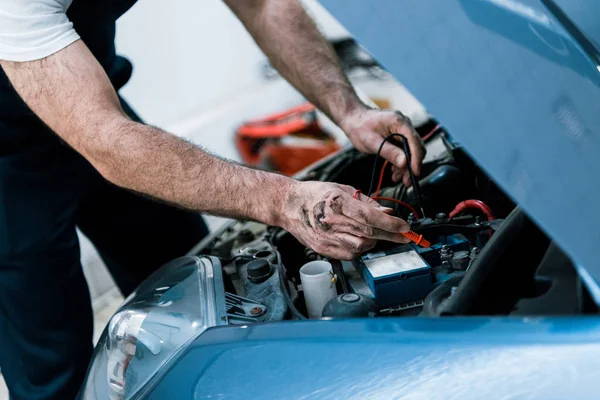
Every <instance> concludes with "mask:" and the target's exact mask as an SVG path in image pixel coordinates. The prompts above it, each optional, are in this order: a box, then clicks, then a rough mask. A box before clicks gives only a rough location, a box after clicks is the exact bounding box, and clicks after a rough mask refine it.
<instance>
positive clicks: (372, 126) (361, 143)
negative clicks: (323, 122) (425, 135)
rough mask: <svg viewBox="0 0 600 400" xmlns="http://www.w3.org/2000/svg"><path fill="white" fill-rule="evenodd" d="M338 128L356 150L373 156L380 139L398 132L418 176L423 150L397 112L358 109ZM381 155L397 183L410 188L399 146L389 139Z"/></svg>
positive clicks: (417, 136)
mask: <svg viewBox="0 0 600 400" xmlns="http://www.w3.org/2000/svg"><path fill="white" fill-rule="evenodd" d="M340 128H342V129H343V130H344V132H346V135H348V138H349V139H350V141H351V142H352V144H353V145H354V147H356V148H357V149H358V150H360V151H362V152H363V153H369V154H377V150H379V146H380V145H381V142H382V141H383V138H385V137H386V136H388V135H389V134H391V133H399V134H401V135H402V136H404V137H406V139H407V140H408V144H409V146H410V152H411V159H412V165H411V168H412V170H413V172H414V174H415V175H417V176H419V175H420V173H421V163H422V162H423V158H424V157H425V147H424V146H423V142H422V141H421V138H420V137H419V135H418V134H417V132H415V130H414V129H413V127H412V125H411V122H410V120H409V119H408V118H407V117H405V116H404V115H402V113H400V112H399V111H391V110H379V109H371V108H367V107H364V108H361V109H360V110H358V111H354V112H352V113H350V114H348V116H346V117H345V118H344V119H343V120H342V121H340ZM381 156H382V157H383V158H385V159H386V160H388V161H389V162H390V163H391V164H392V165H393V166H394V167H393V173H392V178H393V179H394V181H396V182H397V181H399V180H400V178H403V182H404V184H405V185H407V186H410V183H411V182H410V175H409V174H408V170H407V169H406V156H405V155H404V150H403V149H402V143H400V142H398V141H397V140H396V139H395V138H390V139H389V140H388V141H387V142H386V143H385V144H384V145H383V148H382V149H381Z"/></svg>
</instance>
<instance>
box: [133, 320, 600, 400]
mask: <svg viewBox="0 0 600 400" xmlns="http://www.w3.org/2000/svg"><path fill="white" fill-rule="evenodd" d="M599 329H600V321H599V320H598V319H597V318H589V319H581V318H559V319H549V320H543V319H529V320H522V319H499V318H494V319H486V318H452V319H426V318H404V319H398V318H379V319H358V320H350V321H340V320H334V321H305V322H285V323H277V324H265V325H260V324H257V325H248V326H243V327H240V326H237V327H224V328H214V329H210V330H208V331H207V332H205V333H204V334H202V335H201V336H200V337H198V338H197V339H196V340H195V341H194V342H193V343H192V344H191V345H190V346H188V347H187V348H186V349H185V351H184V353H183V354H182V355H181V356H180V357H179V358H177V360H176V362H174V363H173V364H172V365H171V366H170V367H168V368H167V369H168V371H165V372H166V373H165V375H164V376H163V378H162V379H161V380H160V381H159V382H157V384H156V385H155V386H154V387H153V388H152V389H151V390H150V393H149V394H148V395H147V396H146V397H144V398H145V399H147V400H155V399H156V400H158V399H160V400H164V399H215V398H217V399H253V400H261V399H265V400H267V399H268V400H271V399H278V400H285V399H289V400H297V399H306V400H308V399H320V400H327V399H331V400H338V399H462V400H464V399H485V398H493V399H498V398H511V399H520V398H528V399H532V398H536V399H566V398H570V399H575V398H578V399H579V398H581V399H584V398H597V395H598V385H597V383H598V379H599V378H600V370H598V368H597V364H598V356H599V355H600V345H599V344H598V340H599V339H600V338H599V335H600V334H599V332H600V330H599Z"/></svg>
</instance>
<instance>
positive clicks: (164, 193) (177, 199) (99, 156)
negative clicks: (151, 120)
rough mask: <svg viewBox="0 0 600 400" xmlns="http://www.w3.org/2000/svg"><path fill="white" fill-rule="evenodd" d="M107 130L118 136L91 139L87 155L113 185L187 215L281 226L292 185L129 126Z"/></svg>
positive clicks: (173, 138) (122, 123) (171, 138)
mask: <svg viewBox="0 0 600 400" xmlns="http://www.w3.org/2000/svg"><path fill="white" fill-rule="evenodd" d="M107 127H108V128H110V129H112V130H114V131H115V133H117V134H109V133H107V134H106V135H95V137H96V138H97V139H96V140H94V138H93V137H89V138H88V139H87V141H86V143H87V144H86V146H87V151H86V152H87V155H88V159H90V160H94V161H93V163H94V166H95V167H96V168H97V169H98V170H99V171H100V172H101V173H102V174H103V176H104V177H106V178H107V179H108V180H110V181H111V182H113V183H115V184H117V185H119V186H122V187H125V188H127V189H131V190H135V191H137V192H141V193H145V194H148V195H150V196H152V197H156V198H158V199H161V200H164V201H168V202H171V203H173V204H177V205H179V206H183V207H186V208H189V209H193V210H198V211H204V212H208V213H211V214H215V215H221V216H227V217H235V218H243V219H253V220H257V221H261V222H265V223H268V224H270V225H280V223H281V221H280V220H279V218H280V216H281V213H282V209H283V207H284V204H283V202H284V201H285V198H286V195H287V193H288V192H289V191H290V190H291V189H292V187H293V185H294V184H295V182H294V181H293V180H291V179H289V178H286V177H284V176H280V175H276V174H272V173H268V172H265V171H259V170H253V169H250V168H246V167H243V166H241V165H238V164H235V163H232V162H229V161H225V160H222V159H220V158H218V157H215V156H213V155H211V154H208V153H206V152H205V151H203V150H202V149H201V148H199V147H198V146H196V145H194V144H192V143H189V142H187V141H185V140H182V139H180V138H178V137H176V136H174V135H171V134H169V133H166V132H164V131H161V130H160V129H157V128H154V127H151V126H147V125H143V124H139V123H136V122H133V121H130V120H126V119H123V120H120V121H119V122H118V123H117V124H109V125H108V126H107ZM102 137H104V138H113V137H118V138H119V139H118V141H112V142H111V141H110V140H109V141H108V142H107V141H106V140H103V139H102Z"/></svg>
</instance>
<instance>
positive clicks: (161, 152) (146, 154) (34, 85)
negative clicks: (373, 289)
mask: <svg viewBox="0 0 600 400" xmlns="http://www.w3.org/2000/svg"><path fill="white" fill-rule="evenodd" d="M0 64H1V65H2V68H3V69H4V71H5V73H6V75H7V76H8V77H9V79H10V81H11V83H12V84H13V85H14V87H15V89H16V90H17V92H18V93H19V94H20V95H21V97H22V98H23V99H24V100H25V102H26V103H27V105H28V106H29V107H30V108H31V109H32V110H33V111H34V112H35V113H36V114H37V115H38V116H39V117H40V118H41V119H42V121H44V122H45V123H46V124H47V125H48V126H49V127H50V128H51V129H52V130H53V131H54V132H56V133H57V134H58V135H59V136H60V137H61V138H62V139H64V140H65V141H66V142H67V143H68V144H69V145H71V146H72V147H73V148H74V149H75V150H77V151H78V152H79V153H81V154H82V155H83V156H84V157H85V158H86V159H87V160H88V161H89V162H90V163H91V164H92V165H93V166H94V167H95V168H96V169H97V170H98V171H99V172H100V173H101V174H102V176H104V177H105V178H106V179H107V180H109V181H110V182H112V183H114V184H116V185H119V186H122V187H125V188H128V189H131V190H135V191H137V192H141V193H145V194H148V195H150V196H153V197H155V198H158V199H161V200H164V201H168V202H170V203H173V204H176V205H179V206H182V207H186V208H189V209H193V210H199V211H205V212H209V213H213V214H217V215H224V216H229V217H236V218H248V219H254V220H258V221H261V222H264V223H267V224H270V225H277V226H281V227H283V228H285V229H287V230H288V231H289V232H291V233H292V234H294V235H295V236H296V237H297V238H298V239H299V240H300V241H301V242H303V243H304V244H306V245H307V246H309V247H311V248H313V249H314V250H316V251H317V252H319V253H321V254H324V255H328V256H332V257H336V258H340V259H350V258H353V257H355V256H356V255H358V254H359V253H360V252H361V251H364V250H366V249H368V248H371V247H373V246H374V244H375V240H376V239H387V240H392V241H396V242H404V241H405V239H404V238H403V237H402V236H401V235H400V234H399V232H403V231H406V230H408V227H407V225H406V223H405V222H404V221H402V220H400V219H398V218H395V217H391V216H389V215H386V214H385V213H384V212H383V211H384V210H382V209H381V208H380V207H378V204H376V203H375V202H373V201H372V200H370V199H368V198H365V197H361V201H359V200H355V199H353V198H352V194H353V193H354V189H353V188H351V187H348V186H341V185H336V184H330V183H321V182H297V181H294V180H292V179H289V178H286V177H284V176H280V175H276V174H272V173H269V172H265V171H258V170H253V169H250V168H246V167H243V166H241V165H238V164H234V163H231V162H228V161H225V160H222V159H220V158H218V157H215V156H212V155H210V154H208V153H206V152H205V151H203V150H202V149H201V148H200V147H198V146H196V145H193V144H191V143H189V142H186V141H185V140H182V139H180V138H178V137H176V136H174V135H171V134H169V133H167V132H164V131H162V130H160V129H158V128H154V127H151V126H147V125H144V124H141V123H137V122H134V121H132V120H130V119H129V118H128V117H127V116H126V115H125V113H124V112H123V110H122V109H121V107H120V104H119V99H118V97H117V94H116V93H115V91H114V89H113V87H112V85H111V83H110V81H109V79H108V77H107V76H106V74H105V73H104V71H103V69H102V68H101V66H100V64H98V62H97V61H96V59H95V58H94V56H93V55H92V54H91V53H90V51H89V50H88V48H87V47H86V46H85V44H84V43H83V42H82V41H81V40H78V41H76V42H74V43H72V44H71V45H69V46H67V47H66V48H64V49H62V50H60V51H58V52H57V53H55V54H53V55H51V56H49V57H46V58H44V59H41V60H37V61H27V62H8V61H0Z"/></svg>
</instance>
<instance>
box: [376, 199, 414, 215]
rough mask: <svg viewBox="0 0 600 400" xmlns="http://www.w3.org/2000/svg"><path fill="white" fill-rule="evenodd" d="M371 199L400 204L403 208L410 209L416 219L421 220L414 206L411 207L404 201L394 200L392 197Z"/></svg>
mask: <svg viewBox="0 0 600 400" xmlns="http://www.w3.org/2000/svg"><path fill="white" fill-rule="evenodd" d="M371 198H372V199H373V200H383V201H389V202H392V203H396V204H400V205H401V206H404V207H406V208H408V209H409V210H410V212H411V213H413V214H414V215H415V218H416V219H419V213H417V210H415V208H414V207H413V206H411V205H410V204H408V203H405V202H404V201H402V200H398V199H393V198H391V197H379V196H376V197H371Z"/></svg>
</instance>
